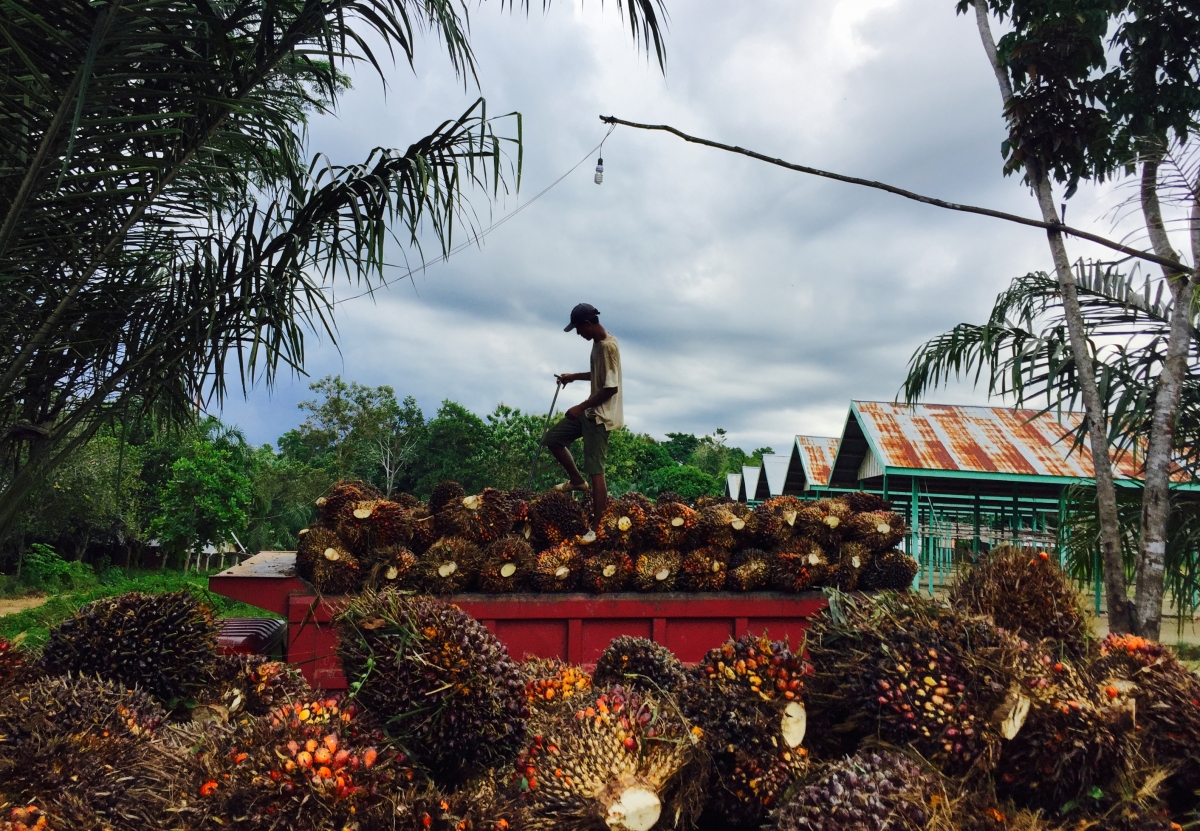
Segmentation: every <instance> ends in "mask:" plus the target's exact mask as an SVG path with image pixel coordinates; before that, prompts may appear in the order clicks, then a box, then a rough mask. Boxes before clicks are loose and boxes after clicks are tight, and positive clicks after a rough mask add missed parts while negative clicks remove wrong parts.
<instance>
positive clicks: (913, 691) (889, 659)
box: [805, 594, 1023, 774]
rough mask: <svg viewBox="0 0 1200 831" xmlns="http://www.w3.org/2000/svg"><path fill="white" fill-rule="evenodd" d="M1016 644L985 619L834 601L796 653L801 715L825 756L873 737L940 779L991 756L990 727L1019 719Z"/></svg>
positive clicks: (894, 597) (901, 603) (888, 603)
mask: <svg viewBox="0 0 1200 831" xmlns="http://www.w3.org/2000/svg"><path fill="white" fill-rule="evenodd" d="M1019 643H1020V642H1019V640H1018V639H1016V638H1015V637H1013V636H1012V635H1011V634H1008V633H1006V632H1004V631H1003V630H1000V629H998V628H997V627H996V626H995V625H994V624H993V623H992V621H991V619H990V618H987V617H981V616H977V615H971V614H969V613H967V612H965V611H963V610H960V609H957V608H954V607H951V606H948V605H943V604H939V603H936V602H934V601H932V600H929V599H925V598H922V597H920V596H917V595H911V594H906V595H901V594H886V595H877V596H873V597H869V596H861V595H859V596H853V597H852V596H849V595H843V594H834V595H833V596H832V597H831V598H830V609H829V610H827V611H826V612H824V613H822V614H821V615H819V616H817V617H816V618H814V619H813V621H812V625H811V626H810V628H809V630H808V633H807V637H806V639H805V646H806V648H807V650H808V654H809V656H810V660H811V661H812V663H813V666H814V668H815V672H814V674H813V675H811V676H810V677H809V678H808V679H807V680H806V683H807V686H808V690H809V697H808V702H809V710H810V714H811V715H812V717H813V718H814V719H815V720H818V723H820V724H822V725H826V726H827V727H828V729H826V730H822V731H821V733H820V734H819V736H818V737H817V738H818V739H819V740H822V741H824V742H825V743H826V745H827V746H826V747H825V748H824V749H825V750H827V751H830V752H834V753H837V754H841V753H846V752H854V751H855V750H856V744H857V742H858V741H859V740H860V739H862V738H865V737H867V736H878V737H879V738H880V739H882V740H883V741H886V742H889V743H891V744H894V745H897V746H903V745H906V744H907V745H911V746H912V747H913V748H914V749H915V750H916V751H917V752H918V753H919V754H920V755H921V756H923V757H924V758H925V759H927V760H929V761H930V762H931V763H933V764H935V765H937V766H939V767H940V768H942V769H943V770H944V771H946V772H947V773H951V774H957V773H960V772H962V771H965V770H967V769H968V768H970V767H971V766H972V765H973V764H975V762H976V761H977V760H979V759H980V758H981V757H983V758H984V761H985V762H987V761H988V760H990V759H992V758H993V757H994V753H995V751H996V749H997V748H998V746H999V742H1000V732H999V731H1000V725H1001V724H1003V723H1004V722H1005V721H1012V722H1017V721H1020V719H1021V718H1022V715H1021V713H1020V710H1021V709H1022V706H1023V705H1022V704H1021V697H1020V690H1019V688H1018V689H1014V687H1016V686H1017V685H1018V684H1019V675H1018V671H1017V662H1018V658H1019V654H1018V653H1019Z"/></svg>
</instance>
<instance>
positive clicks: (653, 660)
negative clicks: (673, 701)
mask: <svg viewBox="0 0 1200 831" xmlns="http://www.w3.org/2000/svg"><path fill="white" fill-rule="evenodd" d="M687 682H688V676H687V670H685V669H684V668H683V664H682V663H681V662H680V660H679V659H678V658H676V657H675V653H674V652H672V651H671V650H669V649H667V648H666V647H665V646H661V645H660V644H657V643H655V642H654V641H652V640H647V639H646V638H635V637H633V636H632V635H621V636H620V637H618V638H613V640H612V643H610V644H609V645H608V648H606V649H605V650H604V652H602V653H601V654H600V657H599V658H597V659H596V669H595V671H593V672H592V683H593V684H595V685H596V686H597V687H611V686H614V685H618V684H619V685H621V686H622V687H624V688H625V689H629V690H636V691H647V690H648V691H651V692H654V693H658V694H660V695H662V694H665V693H671V692H674V691H677V690H681V689H683V687H684V685H685V684H687Z"/></svg>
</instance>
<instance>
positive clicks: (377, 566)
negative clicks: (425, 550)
mask: <svg viewBox="0 0 1200 831" xmlns="http://www.w3.org/2000/svg"><path fill="white" fill-rule="evenodd" d="M372 559H373V560H374V563H373V564H372V565H371V571H370V572H369V573H368V574H367V577H366V581H365V582H364V585H365V586H368V587H370V588H374V589H381V588H384V587H385V586H398V587H400V588H412V584H413V583H414V582H415V578H416V573H417V563H418V560H417V555H416V554H413V553H412V552H411V551H409V550H408V549H407V548H405V547H404V546H403V545H390V546H388V547H387V548H380V549H376V550H375V551H374V552H372Z"/></svg>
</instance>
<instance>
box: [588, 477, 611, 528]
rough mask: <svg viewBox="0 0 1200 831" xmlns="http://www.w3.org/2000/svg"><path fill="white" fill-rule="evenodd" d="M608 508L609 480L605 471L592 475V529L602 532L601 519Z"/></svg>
mask: <svg viewBox="0 0 1200 831" xmlns="http://www.w3.org/2000/svg"><path fill="white" fill-rule="evenodd" d="M607 509H608V482H606V481H605V480H604V474H603V473H597V474H595V475H594V476H592V530H593V531H595V532H597V533H599V532H600V520H601V519H603V518H604V512H605V510H607Z"/></svg>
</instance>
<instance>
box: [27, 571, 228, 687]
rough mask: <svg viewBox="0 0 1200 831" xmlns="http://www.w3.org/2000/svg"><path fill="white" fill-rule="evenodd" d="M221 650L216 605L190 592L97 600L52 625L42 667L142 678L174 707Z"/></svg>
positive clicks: (133, 681)
mask: <svg viewBox="0 0 1200 831" xmlns="http://www.w3.org/2000/svg"><path fill="white" fill-rule="evenodd" d="M216 654H217V625H216V622H215V620H214V619H213V612H212V609H211V608H209V607H208V606H206V605H205V604H203V603H201V602H200V601H198V600H197V599H196V598H195V597H194V596H192V594H191V593H189V592H187V591H177V592H168V593H166V594H141V593H139V592H129V593H128V594H122V595H119V596H117V597H108V598H104V599H102V600H95V601H93V602H91V603H89V604H87V605H86V606H84V607H83V608H82V609H80V610H79V611H78V612H76V613H75V614H74V615H72V616H71V617H69V618H67V619H66V620H64V621H63V622H62V623H60V624H58V626H56V627H54V628H53V629H51V630H50V639H49V640H48V641H47V642H46V646H45V648H44V649H43V650H42V658H41V664H42V667H43V668H44V669H45V670H46V671H47V672H50V673H53V674H56V675H61V674H65V673H68V672H78V673H81V674H87V675H98V676H100V677H101V678H105V679H108V680H111V681H113V682H115V683H120V684H127V685H129V686H133V685H138V686H140V687H142V688H143V689H144V690H146V691H147V692H149V693H150V694H151V695H153V696H154V697H156V698H158V699H159V700H160V701H163V702H166V703H167V704H168V705H169V706H174V704H175V703H176V702H177V701H178V700H180V699H182V698H186V697H187V696H188V695H189V694H190V693H192V692H193V691H195V690H196V689H198V688H199V687H200V685H202V684H203V683H204V681H205V670H206V668H207V667H208V666H209V665H211V664H212V662H213V661H214V660H215V658H216Z"/></svg>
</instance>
